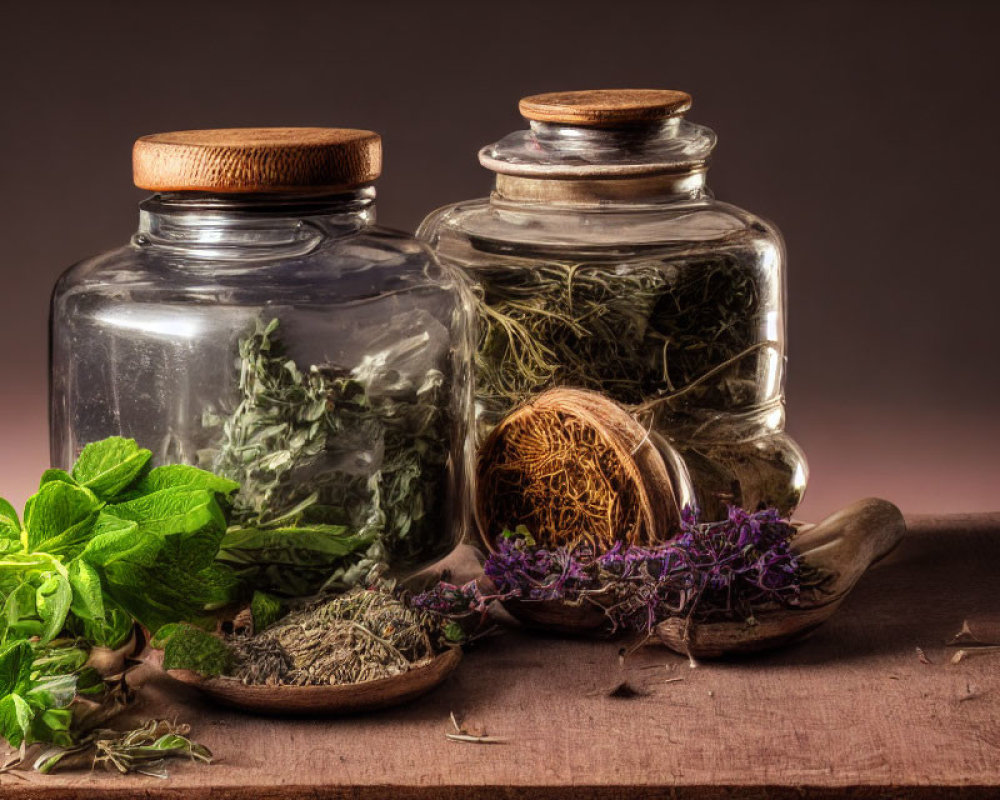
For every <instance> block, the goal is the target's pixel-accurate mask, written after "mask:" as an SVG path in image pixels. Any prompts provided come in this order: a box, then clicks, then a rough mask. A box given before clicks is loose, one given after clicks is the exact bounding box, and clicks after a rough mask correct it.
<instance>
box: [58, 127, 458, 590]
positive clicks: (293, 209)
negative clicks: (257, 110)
mask: <svg viewBox="0 0 1000 800" xmlns="http://www.w3.org/2000/svg"><path fill="white" fill-rule="evenodd" d="M380 167H381V142H380V139H379V137H378V135H377V134H374V133H372V132H370V131H356V130H346V129H296V128H291V129H245V130H244V129H237V130H215V131H186V132H180V133H171V134H158V135H154V136H148V137H143V138H142V139H140V140H139V141H138V142H136V147H135V151H134V172H135V183H136V185H137V186H139V187H141V188H145V189H149V190H153V191H154V192H156V194H154V195H153V196H152V197H150V198H149V199H147V200H145V201H144V202H143V203H141V204H140V214H139V229H138V232H137V233H136V234H135V236H133V238H132V240H131V242H130V243H129V244H127V245H125V246H124V247H121V248H118V249H116V250H112V251H110V252H107V253H104V254H102V255H99V256H96V257H94V258H89V259H87V260H85V261H82V262H81V263H79V264H77V265H76V266H74V267H72V268H71V269H70V270H69V271H67V272H66V273H65V274H64V275H63V276H62V277H61V279H60V280H59V282H58V284H57V286H56V287H55V291H54V294H53V297H52V310H51V448H52V461H53V463H54V464H55V465H57V466H60V467H68V466H69V465H70V464H71V463H72V462H73V460H74V459H75V457H76V455H77V454H78V453H79V452H80V450H81V448H82V447H83V446H84V445H85V444H87V443H88V442H91V441H94V440H97V439H101V438H103V437H106V436H109V435H113V434H119V435H124V436H128V437H133V438H135V439H136V440H137V441H138V442H139V443H140V444H141V445H142V446H144V447H148V448H150V449H151V450H152V451H153V453H154V458H155V459H157V460H158V461H159V462H160V463H183V464H193V465H198V466H201V467H204V468H207V469H211V470H213V471H215V472H217V473H220V474H223V475H225V476H227V477H230V478H232V479H234V480H236V481H238V482H239V483H240V484H241V489H240V490H239V491H238V493H237V494H236V496H235V500H234V503H233V515H232V516H233V527H232V528H231V529H230V531H229V533H227V535H226V538H225V539H224V540H223V545H222V551H221V553H220V558H221V559H222V560H223V561H225V562H226V563H229V564H231V565H232V566H234V567H235V568H236V569H237V571H238V572H239V573H240V574H241V575H242V576H243V577H244V578H245V579H246V580H247V581H248V582H249V583H250V584H251V585H252V586H254V587H255V588H263V589H269V590H272V591H278V592H283V593H285V594H290V595H297V594H304V593H306V592H310V591H313V590H315V589H317V588H319V587H320V586H322V585H324V584H331V585H344V584H350V583H353V582H355V581H357V580H360V579H361V578H362V577H363V576H364V575H366V574H367V573H368V572H369V568H370V567H372V566H373V565H375V564H381V563H384V562H387V563H388V564H389V565H390V566H391V567H393V568H394V569H395V570H398V571H404V572H405V571H409V570H413V569H416V568H418V567H420V566H423V565H426V564H427V563H429V562H431V561H433V560H435V559H437V558H438V557H440V556H442V555H443V554H445V553H446V552H448V551H450V550H451V549H452V548H453V546H454V545H455V544H456V543H457V541H459V539H460V538H461V537H462V535H463V533H464V529H465V526H466V519H467V516H468V508H469V498H468V494H469V467H470V460H471V446H470V444H469V436H468V435H467V434H468V430H469V428H470V425H471V421H472V384H471V375H470V369H469V360H470V352H471V351H470V348H471V347H472V345H473V334H472V316H471V302H472V301H471V294H470V292H469V289H468V287H467V286H466V283H465V279H464V278H463V277H462V276H461V275H460V274H459V273H458V272H457V271H456V270H454V269H452V268H450V267H442V266H440V265H439V264H438V263H437V262H436V261H435V259H434V258H433V256H432V255H431V253H430V252H429V250H428V248H427V247H426V246H425V245H423V244H421V243H419V242H418V241H416V240H415V239H413V238H411V237H409V236H406V235H404V234H402V233H396V232H394V231H390V230H386V229H384V228H380V227H378V226H376V225H375V224H374V217H375V190H374V188H372V186H371V184H372V182H373V181H374V180H375V178H377V177H378V174H379V171H380Z"/></svg>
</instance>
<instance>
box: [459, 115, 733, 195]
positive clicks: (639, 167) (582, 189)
mask: <svg viewBox="0 0 1000 800" xmlns="http://www.w3.org/2000/svg"><path fill="white" fill-rule="evenodd" d="M714 146H715V134H714V133H712V131H711V130H709V129H708V128H705V127H703V126H701V125H695V124H694V123H691V122H688V121H687V120H685V119H682V118H679V117H677V118H671V119H667V120H658V121H655V122H649V123H637V124H630V125H620V126H614V127H592V126H585V125H564V124H556V123H549V122H538V121H533V122H532V123H531V127H530V129H529V130H527V131H523V130H522V131H516V132H515V133H513V134H510V135H509V136H507V137H505V138H503V139H501V140H500V141H499V142H497V143H496V144H493V145H488V146H487V147H485V148H483V149H482V150H481V151H480V153H479V160H480V163H482V164H483V166H485V167H486V168H487V169H491V170H493V171H494V172H496V173H497V178H496V189H495V191H494V195H493V197H494V200H496V201H497V202H500V203H503V202H514V203H517V202H524V203H546V204H555V205H573V206H585V205H600V206H604V205H609V204H616V205H617V204H621V205H634V204H641V205H650V204H654V205H655V204H659V203H671V202H677V201H683V200H697V199H700V198H703V197H709V196H710V195H709V193H708V188H707V186H706V183H705V175H706V171H707V163H708V158H709V156H710V155H711V152H712V149H713V148H714Z"/></svg>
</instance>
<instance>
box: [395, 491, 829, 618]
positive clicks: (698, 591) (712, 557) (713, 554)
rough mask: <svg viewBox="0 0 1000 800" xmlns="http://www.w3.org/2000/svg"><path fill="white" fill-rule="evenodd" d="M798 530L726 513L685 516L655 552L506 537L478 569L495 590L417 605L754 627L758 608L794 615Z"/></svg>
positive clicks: (800, 584) (522, 534)
mask: <svg viewBox="0 0 1000 800" xmlns="http://www.w3.org/2000/svg"><path fill="white" fill-rule="evenodd" d="M794 534H795V529H794V528H793V527H792V526H791V525H789V524H788V523H787V522H786V521H784V520H782V519H781V518H780V516H779V515H778V514H777V512H775V511H774V510H773V509H771V510H765V511H758V512H753V513H750V512H747V511H745V510H743V509H740V508H731V509H730V512H729V516H728V518H727V519H726V520H724V521H721V522H712V523H703V522H700V521H699V519H698V515H697V513H696V512H693V511H691V510H690V509H687V510H686V511H685V513H684V516H683V521H682V530H681V535H680V536H679V537H678V538H676V539H675V540H673V541H671V542H668V543H666V544H662V545H658V546H655V547H648V548H646V547H636V546H625V545H622V544H618V545H615V546H614V547H612V548H611V549H610V550H607V551H606V552H603V553H597V552H594V551H593V550H592V549H590V548H589V547H585V546H580V547H575V548H572V549H570V548H566V547H559V548H555V549H551V550H550V549H545V548H539V547H537V546H535V542H534V540H533V539H532V537H531V535H530V532H528V531H527V530H526V529H521V530H516V531H512V532H511V531H508V532H507V533H506V534H505V535H503V536H501V537H500V538H499V539H498V540H497V543H496V548H495V550H494V551H493V552H492V553H490V554H489V555H488V556H487V559H486V563H485V564H484V567H483V570H484V574H485V576H486V577H487V578H488V579H490V581H492V583H493V585H494V586H495V591H489V592H484V591H483V590H482V588H481V587H480V585H479V584H478V582H476V581H471V582H469V583H467V584H465V585H464V586H454V585H451V584H447V583H440V584H438V586H437V587H435V588H434V589H432V590H430V591H428V592H425V593H423V594H421V595H418V596H417V597H415V598H414V604H415V605H416V606H418V607H420V608H425V609H427V610H429V611H433V612H436V613H441V614H448V615H452V616H462V615H469V614H473V613H480V614H481V613H484V612H485V610H486V608H487V606H488V605H489V604H490V603H491V602H493V601H494V600H500V601H503V600H512V599H516V600H519V601H523V602H529V603H530V602H541V601H563V602H566V603H573V604H581V603H589V604H593V606H594V607H596V608H599V609H601V610H602V611H603V612H604V613H605V614H606V616H607V618H608V623H609V626H610V628H611V630H617V629H619V628H624V629H631V630H637V631H645V632H649V631H651V630H652V629H653V628H654V627H655V626H656V624H657V623H658V622H660V621H662V620H663V619H666V618H668V617H672V616H679V617H686V618H691V619H695V620H698V621H705V620H718V619H732V620H747V621H750V622H752V621H753V618H754V614H755V613H757V612H758V611H760V610H761V609H765V608H770V607H776V606H782V607H789V606H790V607H794V606H797V605H798V604H799V602H800V597H801V594H802V591H803V589H804V587H806V586H808V585H813V584H815V583H817V582H818V581H819V580H820V579H821V576H819V575H816V574H815V573H814V570H811V569H810V568H809V567H808V566H807V565H805V564H804V563H802V561H801V559H800V558H799V557H798V556H797V555H796V554H795V553H794V552H793V551H792V550H791V548H790V546H789V542H790V540H791V538H792V536H793V535H794Z"/></svg>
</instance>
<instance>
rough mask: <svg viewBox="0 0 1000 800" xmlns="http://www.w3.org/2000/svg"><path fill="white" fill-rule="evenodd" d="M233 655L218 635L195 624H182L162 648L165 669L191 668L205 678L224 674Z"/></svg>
mask: <svg viewBox="0 0 1000 800" xmlns="http://www.w3.org/2000/svg"><path fill="white" fill-rule="evenodd" d="M231 662H232V654H231V653H230V651H229V648H228V647H227V646H226V644H225V642H223V641H222V640H221V639H220V638H219V637H217V636H214V635H212V634H211V633H207V632H205V631H203V630H201V629H200V628H196V627H194V626H192V625H181V626H179V627H178V628H177V629H175V630H174V631H173V632H172V634H171V635H170V637H169V638H168V639H167V641H166V644H165V645H164V648H163V668H164V669H165V670H170V669H190V670H193V671H194V672H197V673H199V674H200V675H204V676H205V677H206V678H211V677H215V676H216V675H222V674H224V673H225V672H226V671H227V670H228V669H229V665H230V663H231Z"/></svg>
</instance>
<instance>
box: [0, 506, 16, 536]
mask: <svg viewBox="0 0 1000 800" xmlns="http://www.w3.org/2000/svg"><path fill="white" fill-rule="evenodd" d="M0 539H15V540H17V541H20V539H21V520H20V519H19V518H18V516H17V511H15V510H14V506H12V505H11V504H10V503H8V502H7V501H6V500H4V499H3V498H2V497H0Z"/></svg>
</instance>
